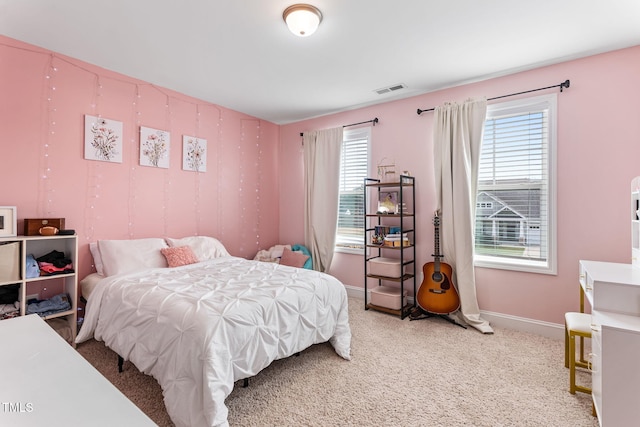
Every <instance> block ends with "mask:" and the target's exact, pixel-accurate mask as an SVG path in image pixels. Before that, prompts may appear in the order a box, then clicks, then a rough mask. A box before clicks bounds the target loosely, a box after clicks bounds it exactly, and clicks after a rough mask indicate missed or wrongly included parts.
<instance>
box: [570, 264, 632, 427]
mask: <svg viewBox="0 0 640 427" xmlns="http://www.w3.org/2000/svg"><path fill="white" fill-rule="evenodd" d="M580 287H581V294H580V298H581V300H580V308H581V311H582V310H583V308H584V296H585V295H586V297H587V299H588V301H589V304H590V305H591V308H592V311H591V315H592V316H591V323H592V324H591V338H592V353H591V355H590V359H591V363H592V369H591V378H592V394H593V402H594V405H595V409H596V413H597V414H598V421H599V422H600V426H602V427H618V426H620V427H626V426H631V425H638V420H640V404H639V403H640V399H639V396H640V364H638V360H639V359H640V268H638V267H634V266H633V265H631V264H619V263H611V262H599V261H580Z"/></svg>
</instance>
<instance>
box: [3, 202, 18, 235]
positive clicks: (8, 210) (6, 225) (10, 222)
mask: <svg viewBox="0 0 640 427" xmlns="http://www.w3.org/2000/svg"><path fill="white" fill-rule="evenodd" d="M17 235H18V217H17V215H16V207H15V206H0V237H15V236H17Z"/></svg>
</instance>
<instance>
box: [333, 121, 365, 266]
mask: <svg viewBox="0 0 640 427" xmlns="http://www.w3.org/2000/svg"><path fill="white" fill-rule="evenodd" d="M362 139H366V141H367V142H366V145H367V160H366V162H367V164H366V165H365V176H364V177H363V178H362V185H363V186H364V178H366V177H367V176H368V174H369V165H370V164H371V162H370V160H371V126H367V127H360V128H355V129H344V131H343V134H342V143H343V144H344V143H345V142H348V141H353V140H362ZM342 167H343V165H342V155H341V157H340V174H342ZM339 194H340V192H339ZM362 196H363V198H364V187H363V191H362ZM339 209H340V201H338V217H337V219H336V220H337V221H339V217H340V213H339ZM362 209H363V214H362V221H363V224H364V202H363V203H362ZM338 231H339V228H338V226H337V224H336V242H335V245H334V252H339V253H347V254H354V255H362V254H363V252H364V248H365V244H364V243H365V242H364V226H363V227H362V245H361V246H359V247H345V246H339V244H340V243H341V242H340V239H339V236H340V235H339V233H338Z"/></svg>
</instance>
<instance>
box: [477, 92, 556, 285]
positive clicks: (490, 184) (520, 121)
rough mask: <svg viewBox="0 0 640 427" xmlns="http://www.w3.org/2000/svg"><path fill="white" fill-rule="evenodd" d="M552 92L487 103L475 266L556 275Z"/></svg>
mask: <svg viewBox="0 0 640 427" xmlns="http://www.w3.org/2000/svg"><path fill="white" fill-rule="evenodd" d="M555 101H556V96H555V95H549V96H543V97H535V98H528V99H523V100H517V101H513V102H507V103H501V104H495V105H491V106H489V107H488V109H487V119H486V121H485V129H484V135H483V140H482V150H481V156H480V165H479V173H478V188H477V199H476V218H475V255H476V264H477V265H481V266H489V267H497V268H508V269H516V270H525V271H536V272H545V273H555V256H556V255H555V166H554V165H555V162H554V157H555Z"/></svg>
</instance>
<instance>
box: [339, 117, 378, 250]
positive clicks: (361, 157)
mask: <svg viewBox="0 0 640 427" xmlns="http://www.w3.org/2000/svg"><path fill="white" fill-rule="evenodd" d="M370 139H371V128H368V127H365V128H359V129H352V130H345V131H344V134H343V141H342V155H341V159H340V202H339V204H338V229H337V232H336V251H339V252H351V253H358V254H361V253H362V250H363V249H364V179H365V178H366V177H367V174H368V171H369V146H370V145H369V140H370Z"/></svg>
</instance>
